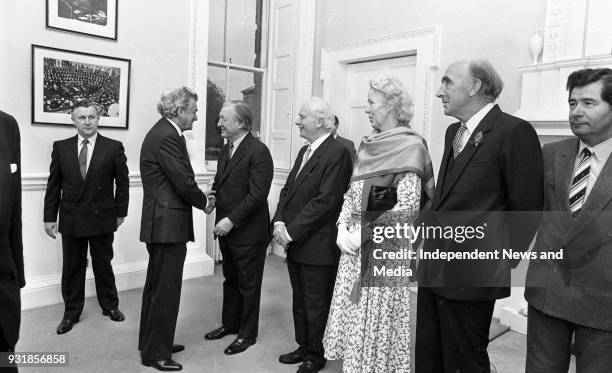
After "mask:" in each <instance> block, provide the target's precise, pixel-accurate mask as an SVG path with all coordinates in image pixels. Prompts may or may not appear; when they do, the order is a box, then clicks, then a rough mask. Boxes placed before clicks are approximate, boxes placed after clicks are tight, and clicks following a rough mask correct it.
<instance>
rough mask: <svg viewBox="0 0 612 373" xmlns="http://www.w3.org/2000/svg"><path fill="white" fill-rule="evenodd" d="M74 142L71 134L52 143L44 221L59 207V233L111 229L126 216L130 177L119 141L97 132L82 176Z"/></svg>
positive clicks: (50, 219)
mask: <svg viewBox="0 0 612 373" xmlns="http://www.w3.org/2000/svg"><path fill="white" fill-rule="evenodd" d="M77 142H78V136H76V135H75V136H73V137H70V138H68V139H65V140H60V141H56V142H54V143H53V151H52V153H51V165H50V166H49V179H48V181H47V191H46V193H45V207H44V221H45V222H54V221H56V220H57V211H58V209H59V228H58V230H59V232H60V233H62V234H66V235H70V236H77V237H84V236H96V235H101V234H106V233H112V232H114V231H116V230H117V217H125V216H127V211H128V202H129V188H130V181H129V177H128V168H127V159H126V157H125V154H124V152H123V145H122V144H121V142H119V141H116V140H112V139H109V138H107V137H104V136H102V135H101V134H100V133H98V136H97V139H96V144H95V146H94V150H93V154H92V155H91V161H90V163H89V167H88V168H87V175H86V176H85V180H83V178H82V177H81V172H80V169H79V156H78V145H77ZM115 186H116V189H115Z"/></svg>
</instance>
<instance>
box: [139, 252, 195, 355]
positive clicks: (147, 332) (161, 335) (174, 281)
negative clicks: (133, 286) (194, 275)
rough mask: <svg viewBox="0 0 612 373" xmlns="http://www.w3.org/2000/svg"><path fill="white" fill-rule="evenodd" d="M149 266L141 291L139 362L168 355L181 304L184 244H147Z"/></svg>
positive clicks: (185, 253)
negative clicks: (141, 359)
mask: <svg viewBox="0 0 612 373" xmlns="http://www.w3.org/2000/svg"><path fill="white" fill-rule="evenodd" d="M147 251H148V252H149V266H148V268H147V279H146V281H145V286H144V289H143V292H142V310H141V313H140V334H139V336H138V349H139V350H140V351H141V356H142V358H143V359H147V360H163V359H169V358H170V357H171V356H172V345H173V344H174V332H175V331H176V320H177V318H178V312H179V304H180V301H181V286H182V284H183V265H184V264H185V256H186V255H187V245H186V243H151V244H147Z"/></svg>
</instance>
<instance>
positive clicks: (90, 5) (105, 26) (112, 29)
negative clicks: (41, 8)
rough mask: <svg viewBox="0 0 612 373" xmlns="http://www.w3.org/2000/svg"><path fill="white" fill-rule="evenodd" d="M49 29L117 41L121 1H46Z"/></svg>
mask: <svg viewBox="0 0 612 373" xmlns="http://www.w3.org/2000/svg"><path fill="white" fill-rule="evenodd" d="M46 1H47V28H52V29H57V30H64V31H71V32H77V33H79V34H86V35H91V36H97V37H100V38H105V39H112V40H117V2H118V1H119V0H46Z"/></svg>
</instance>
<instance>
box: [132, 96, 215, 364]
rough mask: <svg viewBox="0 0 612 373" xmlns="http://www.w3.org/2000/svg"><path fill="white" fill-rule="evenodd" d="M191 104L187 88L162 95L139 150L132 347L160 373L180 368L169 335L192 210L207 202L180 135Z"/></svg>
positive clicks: (192, 111) (193, 108) (192, 113)
mask: <svg viewBox="0 0 612 373" xmlns="http://www.w3.org/2000/svg"><path fill="white" fill-rule="evenodd" d="M197 100H198V95H197V94H196V93H195V92H194V91H192V90H191V89H189V88H187V87H181V88H177V89H170V90H166V91H164V92H163V93H162V95H161V99H160V102H159V103H158V104H157V111H158V112H159V113H160V114H161V115H162V118H161V119H160V120H159V121H158V122H157V123H155V125H154V126H153V127H152V128H151V129H150V130H149V132H148V133H147V135H146V137H145V139H144V142H143V143H142V148H141V151H140V174H141V177H142V187H143V201H142V220H141V225H140V240H141V241H142V242H145V243H146V244H147V251H148V252H149V266H148V268H147V278H146V281H145V286H144V290H143V293H142V311H141V314H140V334H139V339H138V349H139V350H140V354H141V357H142V364H143V365H145V366H150V367H153V368H155V369H157V370H161V371H176V370H181V369H182V368H183V367H182V365H181V364H179V363H177V362H176V361H174V360H173V359H172V354H173V353H176V352H180V351H182V350H184V349H185V346H183V345H179V344H174V332H175V330H176V321H177V317H178V311H179V303H180V300H181V284H182V280H183V265H184V263H185V256H186V254H187V241H193V240H194V234H193V215H192V214H193V213H192V206H193V207H196V208H198V209H201V210H204V208H206V206H207V204H208V203H209V202H208V198H207V195H206V194H205V193H204V192H203V191H202V190H200V189H199V188H198V184H197V183H196V180H195V175H194V172H193V169H192V167H191V163H190V161H189V155H188V153H187V146H186V141H185V137H184V136H183V131H187V130H190V129H192V128H193V122H194V121H196V120H197V119H198V117H197V114H196V113H197V111H198V106H197ZM210 203H212V202H210Z"/></svg>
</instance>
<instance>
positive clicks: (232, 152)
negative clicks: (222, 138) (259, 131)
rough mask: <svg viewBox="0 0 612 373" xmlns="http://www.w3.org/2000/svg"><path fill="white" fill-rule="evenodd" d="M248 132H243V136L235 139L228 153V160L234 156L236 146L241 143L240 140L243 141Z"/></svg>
mask: <svg viewBox="0 0 612 373" xmlns="http://www.w3.org/2000/svg"><path fill="white" fill-rule="evenodd" d="M247 133H248V132H245V134H244V135H242V136H240V137H239V138H238V139H236V141H234V147H233V148H231V149H232V151H231V152H230V158H232V156H233V155H234V153H236V149H238V146H239V145H240V143H241V142H242V140H244V137H245V136H246V135H247Z"/></svg>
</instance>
